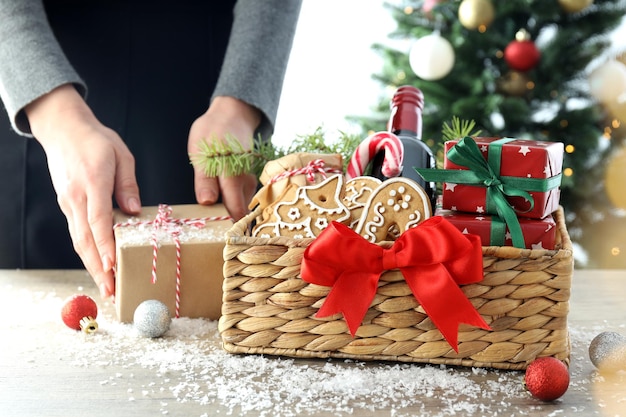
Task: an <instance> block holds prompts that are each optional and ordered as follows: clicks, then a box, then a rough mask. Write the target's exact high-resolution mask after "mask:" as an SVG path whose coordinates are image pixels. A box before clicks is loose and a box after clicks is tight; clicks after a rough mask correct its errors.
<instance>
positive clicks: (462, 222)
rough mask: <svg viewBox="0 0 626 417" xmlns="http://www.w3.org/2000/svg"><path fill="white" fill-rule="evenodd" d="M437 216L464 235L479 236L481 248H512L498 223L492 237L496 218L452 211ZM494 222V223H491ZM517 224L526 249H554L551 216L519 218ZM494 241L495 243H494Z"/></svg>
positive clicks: (553, 223) (553, 224)
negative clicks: (495, 234)
mask: <svg viewBox="0 0 626 417" xmlns="http://www.w3.org/2000/svg"><path fill="white" fill-rule="evenodd" d="M435 214H436V215H437V216H442V217H444V218H445V219H446V220H448V221H449V222H450V223H452V224H453V225H454V226H455V227H456V228H457V229H458V230H459V231H461V232H462V233H464V234H474V235H478V236H480V240H481V243H482V245H483V246H512V245H513V242H512V240H511V234H510V233H509V229H508V228H507V227H506V225H504V223H503V222H501V221H500V224H501V226H500V227H501V229H502V230H500V231H499V233H497V234H498V236H495V237H492V232H494V229H493V228H494V224H495V223H496V222H497V221H498V217H497V216H488V215H476V214H469V213H459V212H456V211H452V210H441V209H439V210H437V212H436V213H435ZM493 220H495V222H494V221H493ZM519 224H520V226H521V228H522V233H523V234H524V243H525V247H526V248H527V249H548V250H552V249H554V245H555V241H556V222H555V221H554V218H553V217H552V215H548V216H546V217H544V218H543V219H540V220H537V219H528V218H523V217H520V218H519ZM494 240H496V241H494Z"/></svg>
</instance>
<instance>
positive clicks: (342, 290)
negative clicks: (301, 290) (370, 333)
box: [315, 272, 380, 337]
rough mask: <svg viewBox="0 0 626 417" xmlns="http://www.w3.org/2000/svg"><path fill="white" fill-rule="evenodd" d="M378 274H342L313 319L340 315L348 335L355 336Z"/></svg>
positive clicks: (374, 290)
mask: <svg viewBox="0 0 626 417" xmlns="http://www.w3.org/2000/svg"><path fill="white" fill-rule="evenodd" d="M379 277H380V274H375V273H363V272H344V273H342V274H341V276H339V278H338V279H337V281H336V282H335V284H334V285H333V287H332V289H331V290H330V292H329V293H328V296H327V297H326V300H325V301H324V304H322V306H321V307H320V309H319V310H318V312H317V314H315V317H318V318H322V317H328V316H332V315H334V314H337V313H342V314H343V317H344V319H345V321H346V323H347V325H348V329H349V330H350V334H351V335H352V337H354V336H355V334H356V332H357V330H358V329H359V326H361V323H362V322H363V318H364V317H365V314H366V313H367V310H368V309H369V307H370V305H371V304H372V300H373V299H374V296H375V295H376V289H377V288H378V278H379Z"/></svg>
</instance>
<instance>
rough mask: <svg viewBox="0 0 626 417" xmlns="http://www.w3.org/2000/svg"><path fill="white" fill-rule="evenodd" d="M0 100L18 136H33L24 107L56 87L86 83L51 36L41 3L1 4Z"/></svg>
mask: <svg viewBox="0 0 626 417" xmlns="http://www.w3.org/2000/svg"><path fill="white" fill-rule="evenodd" d="M0 22H1V23H0V98H2V102H3V103H4V106H5V109H6V111H7V113H8V115H9V117H10V119H11V124H12V126H13V128H14V129H15V130H16V131H17V132H18V133H20V134H22V135H25V136H32V135H31V132H30V125H29V123H28V119H27V118H26V114H25V113H24V107H25V106H26V105H28V104H29V103H31V102H32V101H34V100H35V99H37V98H39V97H41V96H43V95H44V94H46V93H49V92H50V91H52V90H53V89H55V88H56V87H58V86H60V85H63V84H68V83H73V84H74V85H75V86H76V88H77V90H78V91H79V92H80V93H81V94H82V95H83V96H84V95H85V94H86V86H85V83H84V82H83V81H82V80H81V78H80V77H79V75H78V74H77V73H76V71H74V69H73V68H72V66H71V65H70V63H69V62H68V60H67V58H66V57H65V54H64V53H63V51H62V50H61V47H60V46H59V44H58V42H57V41H56V39H55V38H54V35H53V34H52V30H51V29H50V26H49V24H48V20H47V17H46V13H45V10H44V7H43V4H42V1H41V0H0Z"/></svg>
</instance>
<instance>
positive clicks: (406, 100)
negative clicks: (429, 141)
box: [387, 86, 424, 139]
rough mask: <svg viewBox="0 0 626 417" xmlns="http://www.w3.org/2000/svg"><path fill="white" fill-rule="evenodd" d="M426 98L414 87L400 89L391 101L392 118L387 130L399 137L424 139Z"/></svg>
mask: <svg viewBox="0 0 626 417" xmlns="http://www.w3.org/2000/svg"><path fill="white" fill-rule="evenodd" d="M423 106H424V96H423V94H422V92H421V91H420V90H419V89H417V88H415V87H412V86H402V87H400V88H398V90H397V91H396V93H395V95H394V96H393V98H392V99H391V116H390V118H389V124H388V126H387V130H388V131H390V132H392V133H394V134H396V135H398V136H412V137H414V138H416V139H421V138H422V108H423Z"/></svg>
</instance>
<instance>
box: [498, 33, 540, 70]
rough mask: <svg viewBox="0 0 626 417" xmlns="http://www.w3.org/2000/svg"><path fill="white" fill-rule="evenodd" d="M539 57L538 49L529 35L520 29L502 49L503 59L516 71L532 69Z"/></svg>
mask: <svg viewBox="0 0 626 417" xmlns="http://www.w3.org/2000/svg"><path fill="white" fill-rule="evenodd" d="M540 58H541V53H540V52H539V49H537V47H536V46H535V44H534V42H533V41H531V40H530V35H529V34H528V32H527V31H526V30H524V29H521V30H520V31H518V32H517V34H516V35H515V40H514V41H513V42H511V43H510V44H508V46H507V47H506V48H505V49H504V59H505V61H506V63H507V64H508V65H509V67H511V68H512V69H514V70H516V71H528V70H531V69H533V68H534V67H535V66H536V65H537V64H538V63H539V59H540Z"/></svg>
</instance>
